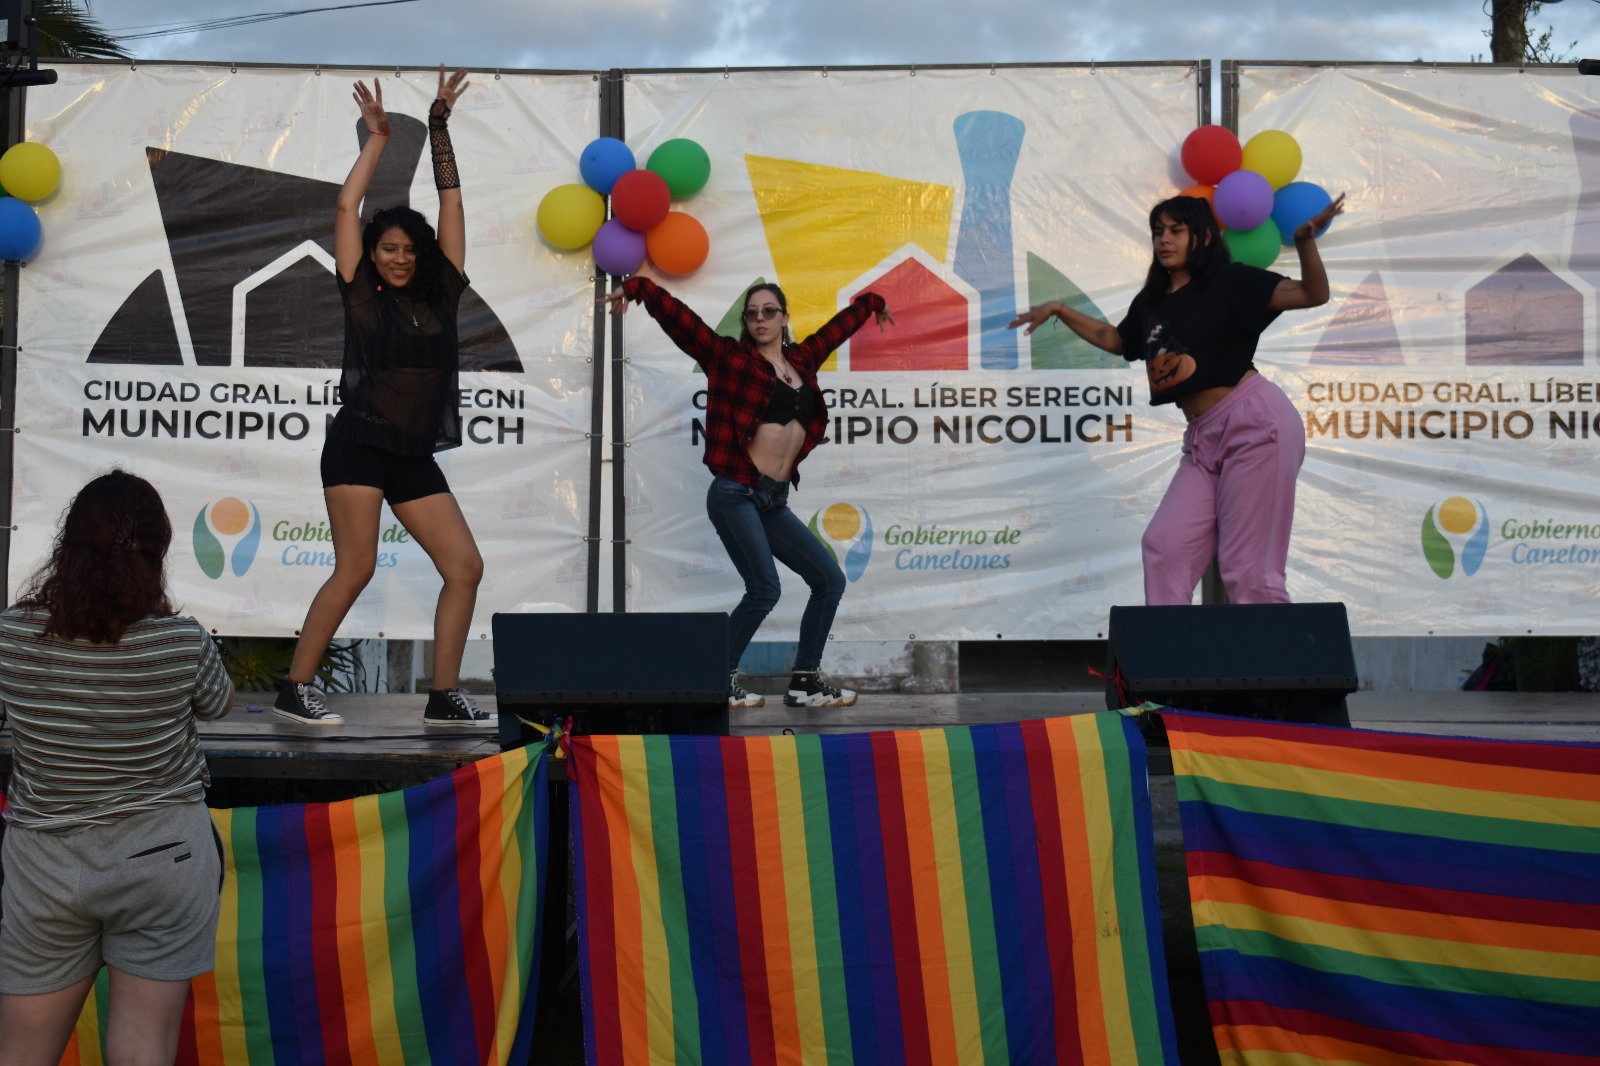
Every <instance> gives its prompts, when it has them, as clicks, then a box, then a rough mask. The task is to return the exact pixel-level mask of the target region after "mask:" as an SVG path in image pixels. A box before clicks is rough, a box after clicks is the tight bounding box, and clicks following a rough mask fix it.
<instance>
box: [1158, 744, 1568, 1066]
mask: <svg viewBox="0 0 1600 1066" xmlns="http://www.w3.org/2000/svg"><path fill="white" fill-rule="evenodd" d="M1163 718H1164V719H1165V722H1166V727H1167V735H1168V737H1169V738H1170V740H1171V744H1172V759H1173V767H1174V770H1175V772H1176V774H1177V784H1178V797H1179V806H1180V810H1181V813H1182V817H1183V833H1184V845H1185V849H1186V851H1187V853H1188V867H1189V888H1190V897H1191V900H1192V902H1193V908H1194V919H1195V932H1196V937H1197V939H1198V941H1199V946H1200V952H1201V954H1200V958H1201V968H1202V971H1203V973H1204V976H1205V985H1206V996H1207V999H1208V1000H1209V1001H1210V1005H1211V1018H1212V1023H1213V1028H1214V1031H1215V1034H1216V1039H1217V1046H1218V1047H1219V1049H1221V1051H1222V1061H1223V1062H1224V1063H1225V1064H1249V1066H1288V1064H1293V1066H1313V1064H1316V1063H1330V1064H1331V1063H1338V1064H1340V1066H1346V1064H1351V1063H1373V1064H1383V1066H1397V1064H1401V1063H1405V1064H1408V1066H1446V1064H1448V1066H1465V1064H1481V1066H1487V1064H1504V1066H1579V1064H1590V1066H1592V1064H1593V1063H1596V1062H1600V746H1595V745H1583V744H1534V743H1511V742H1500V741H1489V740H1468V739H1460V738H1450V737H1432V736H1413V735H1404V734H1395V733H1374V732H1364V731H1358V730H1344V729H1329V728H1323V727H1317V726H1296V725H1284V724H1280V723H1272V722H1260V721H1253V720H1250V719H1239V718H1221V717H1212V716H1207V715H1190V714H1165V715H1163Z"/></svg>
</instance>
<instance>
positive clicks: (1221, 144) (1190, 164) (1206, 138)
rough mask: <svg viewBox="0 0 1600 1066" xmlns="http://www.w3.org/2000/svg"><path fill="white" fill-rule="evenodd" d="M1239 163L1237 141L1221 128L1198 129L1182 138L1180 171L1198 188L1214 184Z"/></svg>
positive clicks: (1230, 133)
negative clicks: (1181, 166) (1197, 184)
mask: <svg viewBox="0 0 1600 1066" xmlns="http://www.w3.org/2000/svg"><path fill="white" fill-rule="evenodd" d="M1243 161H1244V149H1243V148H1242V147H1240V145H1239V138H1238V137H1235V136H1234V134H1233V131H1232V130H1230V129H1227V128H1225V127H1223V126H1201V127H1200V128H1199V129H1197V130H1195V131H1194V132H1193V133H1191V134H1189V136H1187V137H1185V138H1184V139H1183V169H1184V170H1186V171H1188V172H1189V176H1190V177H1191V178H1193V179H1194V180H1195V181H1196V182H1198V183H1199V184H1201V185H1215V184H1216V183H1217V182H1219V181H1221V180H1222V179H1223V178H1225V177H1227V176H1228V175H1229V174H1232V173H1233V172H1234V171H1235V170H1238V169H1239V164H1240V163H1242V162H1243Z"/></svg>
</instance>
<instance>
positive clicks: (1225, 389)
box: [756, 370, 1256, 466]
mask: <svg viewBox="0 0 1600 1066" xmlns="http://www.w3.org/2000/svg"><path fill="white" fill-rule="evenodd" d="M1255 375H1256V372H1255V371H1254V370H1246V371H1245V372H1244V377H1242V378H1240V379H1239V384H1241V385H1242V384H1244V382H1246V381H1248V380H1249V379H1250V378H1253V377H1255ZM1238 387H1239V385H1218V386H1217V387H1216V388H1214V389H1201V390H1200V391H1199V392H1192V393H1190V394H1189V395H1187V396H1184V397H1181V398H1179V400H1178V407H1179V408H1181V409H1182V410H1183V417H1184V418H1186V419H1188V420H1189V421H1190V422H1193V421H1194V420H1195V419H1197V418H1199V417H1200V416H1201V415H1203V414H1205V413H1206V412H1207V411H1209V410H1211V409H1212V408H1213V407H1215V406H1217V404H1219V403H1221V402H1222V398H1223V397H1224V396H1226V395H1228V393H1230V392H1232V391H1233V390H1234V389H1237V388H1238ZM756 465H757V466H759V465H761V464H759V463H757V464H756Z"/></svg>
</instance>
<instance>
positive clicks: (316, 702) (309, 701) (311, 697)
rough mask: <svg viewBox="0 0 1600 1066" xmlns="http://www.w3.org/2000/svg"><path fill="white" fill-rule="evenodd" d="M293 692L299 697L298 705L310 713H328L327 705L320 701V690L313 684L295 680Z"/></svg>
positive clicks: (319, 714)
mask: <svg viewBox="0 0 1600 1066" xmlns="http://www.w3.org/2000/svg"><path fill="white" fill-rule="evenodd" d="M294 687H295V694H296V695H298V696H299V697H300V705H301V706H302V707H304V708H305V709H306V710H308V711H310V712H311V713H312V714H314V715H317V716H319V717H320V716H321V715H324V714H327V713H328V705H327V704H326V703H323V702H322V690H321V689H319V688H317V686H315V685H305V684H301V683H300V682H298V681H297V682H295V686H294Z"/></svg>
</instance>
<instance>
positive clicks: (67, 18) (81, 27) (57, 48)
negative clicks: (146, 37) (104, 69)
mask: <svg viewBox="0 0 1600 1066" xmlns="http://www.w3.org/2000/svg"><path fill="white" fill-rule="evenodd" d="M34 14H35V16H36V17H37V19H38V22H37V24H36V32H37V33H38V37H39V54H40V55H41V56H49V57H52V58H57V59H131V58H132V56H131V55H130V54H129V53H128V51H127V49H125V48H123V47H122V46H121V45H120V44H118V43H117V39H116V38H115V37H112V36H111V35H110V34H108V33H106V31H105V30H103V29H101V28H100V23H99V21H98V20H96V19H95V18H94V16H93V15H91V14H90V13H89V0H84V2H83V5H82V6H81V7H80V6H79V5H78V3H77V0H34Z"/></svg>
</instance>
